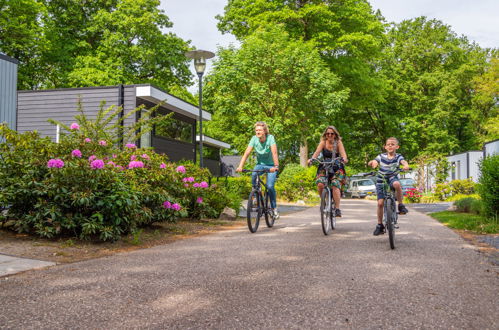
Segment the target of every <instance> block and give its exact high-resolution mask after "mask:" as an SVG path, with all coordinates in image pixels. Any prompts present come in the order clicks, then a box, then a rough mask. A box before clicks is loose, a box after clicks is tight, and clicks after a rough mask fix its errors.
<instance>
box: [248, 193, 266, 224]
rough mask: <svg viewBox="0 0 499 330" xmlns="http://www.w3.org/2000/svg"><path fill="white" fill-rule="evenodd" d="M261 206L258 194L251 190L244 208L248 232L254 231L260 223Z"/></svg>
mask: <svg viewBox="0 0 499 330" xmlns="http://www.w3.org/2000/svg"><path fill="white" fill-rule="evenodd" d="M262 208H263V205H261V198H260V194H259V193H258V192H257V191H252V192H251V193H250V195H249V197H248V206H247V208H246V219H247V221H248V228H249V230H250V232H252V233H254V232H256V230H257V229H258V225H259V224H260V217H261V216H262Z"/></svg>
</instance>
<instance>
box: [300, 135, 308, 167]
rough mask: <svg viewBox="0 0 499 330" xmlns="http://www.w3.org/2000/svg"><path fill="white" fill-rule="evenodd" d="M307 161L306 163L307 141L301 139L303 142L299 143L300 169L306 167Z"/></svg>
mask: <svg viewBox="0 0 499 330" xmlns="http://www.w3.org/2000/svg"><path fill="white" fill-rule="evenodd" d="M307 161H308V144H307V139H306V138H303V140H302V141H301V143H300V165H301V166H302V167H307Z"/></svg>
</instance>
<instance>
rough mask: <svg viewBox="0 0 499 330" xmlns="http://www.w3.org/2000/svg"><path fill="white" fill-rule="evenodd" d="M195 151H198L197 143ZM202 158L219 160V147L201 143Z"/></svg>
mask: <svg viewBox="0 0 499 330" xmlns="http://www.w3.org/2000/svg"><path fill="white" fill-rule="evenodd" d="M196 152H198V153H199V145H198V147H197V148H196ZM203 158H205V159H211V160H217V161H219V160H220V149H218V148H214V147H211V146H207V145H206V144H204V143H203Z"/></svg>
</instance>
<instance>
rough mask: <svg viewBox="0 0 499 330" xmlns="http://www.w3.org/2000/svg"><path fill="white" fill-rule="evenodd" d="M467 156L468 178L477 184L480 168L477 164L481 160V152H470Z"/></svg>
mask: <svg viewBox="0 0 499 330" xmlns="http://www.w3.org/2000/svg"><path fill="white" fill-rule="evenodd" d="M468 154H469V163H470V172H469V174H470V178H472V179H473V181H474V182H478V179H480V168H479V166H478V165H479V162H480V160H481V159H482V158H483V152H482V151H470V152H468Z"/></svg>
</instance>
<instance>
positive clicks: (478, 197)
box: [446, 194, 480, 202]
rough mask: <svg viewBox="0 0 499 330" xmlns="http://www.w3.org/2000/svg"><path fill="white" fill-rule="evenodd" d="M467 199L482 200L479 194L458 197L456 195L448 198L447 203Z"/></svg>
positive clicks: (458, 195) (459, 195)
mask: <svg viewBox="0 0 499 330" xmlns="http://www.w3.org/2000/svg"><path fill="white" fill-rule="evenodd" d="M467 197H471V198H475V199H480V195H478V194H471V195H464V194H457V195H454V196H451V197H449V198H447V199H446V201H447V202H455V201H457V200H458V199H462V198H467Z"/></svg>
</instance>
